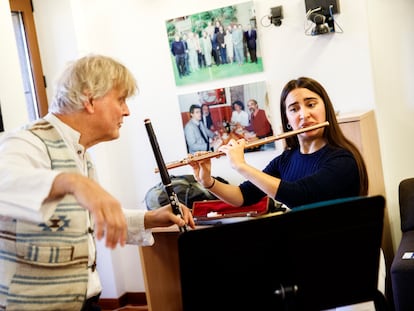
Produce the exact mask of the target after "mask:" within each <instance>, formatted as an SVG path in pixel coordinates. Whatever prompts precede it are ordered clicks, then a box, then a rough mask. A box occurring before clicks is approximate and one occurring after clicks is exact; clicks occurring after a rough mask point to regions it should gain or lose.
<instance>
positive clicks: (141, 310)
mask: <svg viewBox="0 0 414 311" xmlns="http://www.w3.org/2000/svg"><path fill="white" fill-rule="evenodd" d="M102 311H148V307H147V306H125V307H121V308H118V309H114V310H108V309H102Z"/></svg>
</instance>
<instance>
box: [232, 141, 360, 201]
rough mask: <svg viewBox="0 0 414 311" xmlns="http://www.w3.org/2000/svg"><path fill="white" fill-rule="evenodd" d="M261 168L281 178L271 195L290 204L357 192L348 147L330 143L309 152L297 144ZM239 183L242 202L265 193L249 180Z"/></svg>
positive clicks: (354, 171) (334, 197)
mask: <svg viewBox="0 0 414 311" xmlns="http://www.w3.org/2000/svg"><path fill="white" fill-rule="evenodd" d="M263 172H265V173H267V174H269V175H272V176H275V177H278V178H280V179H281V180H282V181H281V183H280V186H279V189H278V191H277V193H276V197H275V199H276V200H277V201H279V202H281V203H284V204H285V205H286V206H288V207H290V208H293V207H295V206H299V205H303V204H309V203H314V202H319V201H325V200H331V199H338V198H344V197H353V196H358V195H359V186H360V183H359V174H358V166H357V163H356V161H355V159H354V157H353V156H352V154H351V153H350V152H349V151H347V150H344V149H340V148H334V147H332V146H330V145H326V146H324V147H323V148H321V149H320V150H318V151H316V152H314V153H311V154H302V153H300V151H299V149H298V148H297V149H293V150H286V151H284V152H283V153H282V154H281V155H280V156H278V157H276V158H275V159H273V160H272V161H271V162H270V163H269V164H268V165H267V166H266V168H265V169H264V170H263ZM239 187H240V190H241V191H242V194H243V198H244V205H250V204H253V203H255V202H257V201H259V200H260V199H261V198H263V196H265V195H266V194H265V193H264V192H262V191H261V190H260V189H259V188H257V187H256V186H255V185H253V184H252V183H251V182H250V181H245V182H243V183H242V184H240V185H239Z"/></svg>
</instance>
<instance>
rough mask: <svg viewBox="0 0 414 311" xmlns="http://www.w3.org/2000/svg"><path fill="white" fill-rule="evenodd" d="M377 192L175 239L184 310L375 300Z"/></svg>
mask: <svg viewBox="0 0 414 311" xmlns="http://www.w3.org/2000/svg"><path fill="white" fill-rule="evenodd" d="M384 205H385V202H384V198H383V197H382V196H373V197H357V198H349V199H344V200H334V201H326V202H322V203H319V204H313V205H308V206H303V207H299V208H296V209H294V210H292V211H290V212H288V213H285V214H282V215H278V216H265V217H260V218H257V219H252V220H247V221H242V222H238V223H230V224H225V225H219V226H215V227H209V228H206V229H199V230H193V231H188V232H185V233H182V234H180V236H179V238H178V249H179V261H180V275H181V285H182V286H181V289H182V302H183V311H204V310H209V311H210V310H214V311H220V310H223V311H230V310H236V311H243V310H246V311H253V310H254V311H267V310H269V311H270V310H271V311H275V310H306V311H312V310H325V309H330V308H335V307H340V306H346V305H352V304H356V303H360V302H366V301H374V302H375V306H376V307H377V310H386V302H385V298H384V297H383V296H382V294H381V293H380V292H379V291H378V290H377V283H378V268H379V258H380V248H381V237H382V228H383V216H384Z"/></svg>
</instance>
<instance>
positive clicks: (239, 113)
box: [179, 82, 275, 154]
mask: <svg viewBox="0 0 414 311" xmlns="http://www.w3.org/2000/svg"><path fill="white" fill-rule="evenodd" d="M179 105H180V111H181V119H182V124H183V130H184V136H185V141H186V146H187V152H188V153H192V154H194V153H195V152H197V151H217V149H218V148H219V147H220V146H221V145H223V144H227V143H228V142H229V141H230V139H235V140H238V139H245V140H246V141H247V142H248V143H254V142H255V141H257V140H259V139H263V138H265V137H269V136H272V135H273V129H272V125H271V122H270V119H271V118H270V116H269V114H268V109H267V107H268V102H267V96H266V84H265V82H257V83H250V84H245V85H237V86H231V87H225V88H219V89H211V90H203V91H198V92H195V93H190V94H183V95H179ZM274 148H275V144H274V142H270V143H267V144H261V145H260V146H256V147H254V148H247V149H246V152H252V151H263V150H268V149H274Z"/></svg>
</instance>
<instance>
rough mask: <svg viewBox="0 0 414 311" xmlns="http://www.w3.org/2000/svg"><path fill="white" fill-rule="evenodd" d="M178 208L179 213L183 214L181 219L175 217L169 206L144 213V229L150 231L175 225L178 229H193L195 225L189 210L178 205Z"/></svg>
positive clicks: (177, 216) (178, 216)
mask: <svg viewBox="0 0 414 311" xmlns="http://www.w3.org/2000/svg"><path fill="white" fill-rule="evenodd" d="M180 207H181V211H182V212H183V218H181V216H180V215H175V214H174V213H173V212H172V208H171V205H170V204H168V205H165V206H163V207H160V208H157V209H154V210H151V211H148V212H146V213H145V219H144V225H145V228H146V229H151V228H155V227H169V226H172V225H174V224H175V225H177V226H179V227H182V226H184V225H189V226H190V227H191V228H193V229H194V228H195V223H194V219H193V215H192V214H191V211H190V209H188V208H187V207H186V206H185V205H183V204H180Z"/></svg>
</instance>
